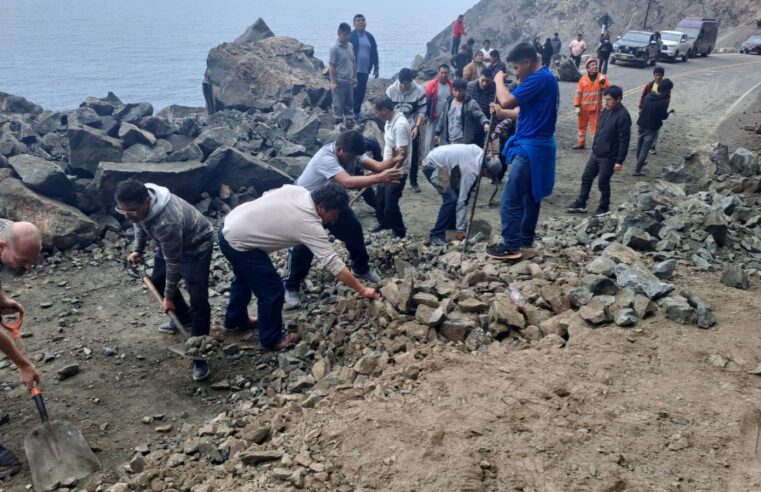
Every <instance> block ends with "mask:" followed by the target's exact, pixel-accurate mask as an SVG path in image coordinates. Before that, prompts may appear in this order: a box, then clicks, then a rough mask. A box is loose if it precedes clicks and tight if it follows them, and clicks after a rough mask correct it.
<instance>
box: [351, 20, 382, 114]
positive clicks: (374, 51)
mask: <svg viewBox="0 0 761 492" xmlns="http://www.w3.org/2000/svg"><path fill="white" fill-rule="evenodd" d="M366 27H367V20H366V19H365V16H364V15H362V14H357V15H355V16H354V30H353V31H352V33H351V36H349V42H350V43H351V45H352V47H353V48H354V59H355V60H357V85H356V87H354V119H355V120H359V119H360V118H361V117H362V115H361V114H360V110H361V109H362V102H363V101H364V100H365V92H367V80H368V79H369V78H370V72H372V74H373V78H376V79H377V78H378V70H380V68H379V64H378V44H377V43H376V42H375V37H373V35H372V34H370V33H369V32H367V31H365V28H366Z"/></svg>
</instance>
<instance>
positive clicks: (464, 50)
mask: <svg viewBox="0 0 761 492" xmlns="http://www.w3.org/2000/svg"><path fill="white" fill-rule="evenodd" d="M458 52H459V53H462V54H463V55H465V54H467V53H468V47H467V46H465V45H462V46H460V49H459V50H458Z"/></svg>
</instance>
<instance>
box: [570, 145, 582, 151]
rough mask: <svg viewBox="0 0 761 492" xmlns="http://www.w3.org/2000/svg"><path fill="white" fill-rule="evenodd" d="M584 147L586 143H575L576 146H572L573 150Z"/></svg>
mask: <svg viewBox="0 0 761 492" xmlns="http://www.w3.org/2000/svg"><path fill="white" fill-rule="evenodd" d="M584 147H585V145H584V144H576V145H574V146H573V147H571V148H572V149H573V150H582V149H584Z"/></svg>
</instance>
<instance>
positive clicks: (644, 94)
mask: <svg viewBox="0 0 761 492" xmlns="http://www.w3.org/2000/svg"><path fill="white" fill-rule="evenodd" d="M654 85H655V80H651V81H650V82H648V83H647V84H645V88H644V89H642V95H641V96H639V109H640V111H641V110H642V107H643V106H644V105H645V98H646V97H647V95H648V94H650V93H651V92H653V86H654ZM665 97H666V100H667V101H668V102H669V103H670V102H671V93H669V95H668V96H665Z"/></svg>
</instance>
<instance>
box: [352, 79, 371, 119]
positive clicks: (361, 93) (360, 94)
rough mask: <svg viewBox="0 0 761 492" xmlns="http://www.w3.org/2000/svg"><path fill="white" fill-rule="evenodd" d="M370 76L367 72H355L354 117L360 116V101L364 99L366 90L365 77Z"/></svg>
mask: <svg viewBox="0 0 761 492" xmlns="http://www.w3.org/2000/svg"><path fill="white" fill-rule="evenodd" d="M369 78H370V74H369V73H359V72H357V87H355V88H354V118H357V119H358V118H359V117H360V116H361V110H362V103H363V102H364V101H365V93H366V92H367V79H369Z"/></svg>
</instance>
